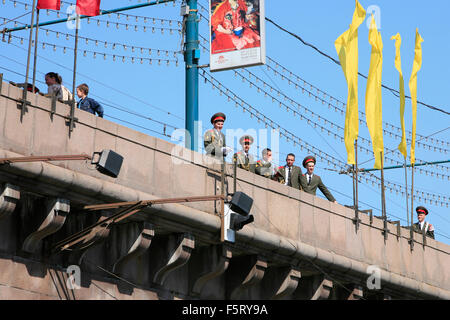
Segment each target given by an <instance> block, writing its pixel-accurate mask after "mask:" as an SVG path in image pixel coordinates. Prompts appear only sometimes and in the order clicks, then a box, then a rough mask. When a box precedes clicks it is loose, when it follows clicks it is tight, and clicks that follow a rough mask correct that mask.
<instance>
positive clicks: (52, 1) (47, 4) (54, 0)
mask: <svg viewBox="0 0 450 320" xmlns="http://www.w3.org/2000/svg"><path fill="white" fill-rule="evenodd" d="M60 8H61V0H38V4H37V6H36V9H49V10H59V9H60Z"/></svg>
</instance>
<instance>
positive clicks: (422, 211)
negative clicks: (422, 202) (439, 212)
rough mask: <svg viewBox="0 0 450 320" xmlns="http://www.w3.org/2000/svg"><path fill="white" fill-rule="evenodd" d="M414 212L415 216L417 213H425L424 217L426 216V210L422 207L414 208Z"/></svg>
mask: <svg viewBox="0 0 450 320" xmlns="http://www.w3.org/2000/svg"><path fill="white" fill-rule="evenodd" d="M416 212H417V214H419V213H425V215H427V214H428V210H427V208H425V207H422V206H418V207H417V208H416Z"/></svg>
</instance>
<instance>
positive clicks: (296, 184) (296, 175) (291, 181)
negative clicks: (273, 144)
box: [274, 153, 302, 190]
mask: <svg viewBox="0 0 450 320" xmlns="http://www.w3.org/2000/svg"><path fill="white" fill-rule="evenodd" d="M294 162H295V154H293V153H289V154H288V155H287V157H286V165H284V166H281V167H278V169H277V172H276V173H275V176H274V180H275V181H278V182H279V183H282V184H284V185H286V186H290V187H293V188H295V189H299V190H301V189H302V185H301V183H300V179H301V176H302V169H300V167H297V166H294Z"/></svg>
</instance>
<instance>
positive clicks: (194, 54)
mask: <svg viewBox="0 0 450 320" xmlns="http://www.w3.org/2000/svg"><path fill="white" fill-rule="evenodd" d="M187 6H188V9H189V12H188V14H187V17H186V45H185V51H184V61H185V63H186V120H185V127H186V139H185V146H186V148H188V149H191V150H193V151H199V150H198V142H197V135H198V125H197V124H198V61H199V59H200V50H199V47H198V16H197V11H198V10H197V0H187Z"/></svg>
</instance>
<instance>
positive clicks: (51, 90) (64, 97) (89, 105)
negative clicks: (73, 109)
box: [44, 72, 103, 118]
mask: <svg viewBox="0 0 450 320" xmlns="http://www.w3.org/2000/svg"><path fill="white" fill-rule="evenodd" d="M45 83H46V84H47V86H48V91H47V94H44V96H47V97H50V96H52V95H56V98H57V99H59V100H61V101H72V100H73V95H72V93H71V92H70V90H69V89H67V88H66V87H65V86H64V85H63V84H62V77H61V76H60V75H59V74H58V73H56V72H49V73H47V74H46V75H45ZM76 91H77V96H78V98H80V100H79V101H78V103H77V107H78V108H79V109H81V110H84V111H87V112H89V113H92V114H97V115H98V116H99V117H100V118H103V107H102V106H101V105H100V104H99V103H98V102H97V101H96V100H94V99H92V98H89V97H88V94H89V86H88V85H87V84H86V83H83V84H80V85H79V86H78V87H77V88H76Z"/></svg>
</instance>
